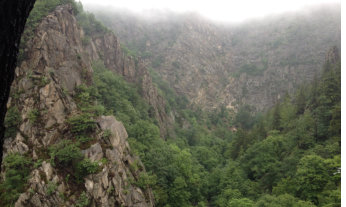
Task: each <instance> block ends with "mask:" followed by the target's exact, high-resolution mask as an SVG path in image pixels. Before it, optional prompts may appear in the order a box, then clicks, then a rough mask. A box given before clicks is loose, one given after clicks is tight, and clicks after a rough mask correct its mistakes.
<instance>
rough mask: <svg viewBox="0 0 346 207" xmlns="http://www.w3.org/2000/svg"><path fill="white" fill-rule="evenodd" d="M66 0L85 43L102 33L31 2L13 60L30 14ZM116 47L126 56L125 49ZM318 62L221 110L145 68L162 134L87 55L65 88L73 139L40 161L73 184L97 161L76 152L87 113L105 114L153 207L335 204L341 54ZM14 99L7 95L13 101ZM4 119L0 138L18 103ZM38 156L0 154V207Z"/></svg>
mask: <svg viewBox="0 0 346 207" xmlns="http://www.w3.org/2000/svg"><path fill="white" fill-rule="evenodd" d="M65 3H72V4H73V5H74V8H75V12H76V18H77V20H78V22H79V26H80V27H82V28H83V29H84V31H85V33H86V38H85V42H88V38H90V36H88V35H90V34H93V33H95V32H100V31H102V32H110V31H109V30H108V29H107V28H105V27H104V26H103V25H102V24H101V23H99V22H98V21H97V20H96V19H95V17H94V16H93V15H92V14H90V13H87V12H85V11H83V8H82V6H81V4H80V3H75V2H73V1H65V0H60V1H58V0H57V1H50V0H49V1H48V0H38V1H37V3H36V5H35V8H34V10H33V11H32V13H31V16H30V18H29V20H28V25H27V28H26V31H25V33H24V36H23V39H22V45H21V59H25V51H24V47H25V44H26V41H27V39H29V38H31V37H32V35H34V31H35V30H34V28H35V26H36V25H37V24H38V22H39V20H40V19H41V18H43V16H46V15H47V14H48V13H49V12H50V11H52V10H53V9H54V8H55V7H56V6H57V5H60V4H65ZM123 50H125V53H131V50H129V49H126V47H124V46H123ZM326 50H328V48H326ZM333 51H338V49H335V48H334V50H333ZM320 67H323V70H322V74H321V75H318V76H316V77H315V78H314V80H313V81H312V82H311V83H306V84H304V85H301V86H300V87H299V89H298V90H297V91H296V92H295V93H292V94H286V96H285V97H284V98H282V99H281V101H278V102H277V103H276V104H275V106H274V107H273V108H271V109H270V110H268V111H265V112H260V113H258V112H254V111H253V110H252V108H251V106H248V105H243V106H241V107H240V108H239V110H237V111H234V110H230V109H227V108H226V107H220V108H218V109H214V110H211V111H210V110H209V111H204V110H202V109H201V108H200V107H198V105H193V104H191V103H190V102H189V100H188V99H187V98H186V97H184V96H182V95H177V94H176V92H175V91H174V90H173V89H171V88H170V87H169V84H168V83H167V82H165V81H164V80H162V79H161V78H160V76H159V75H158V74H157V73H155V71H153V70H152V71H150V72H151V76H152V79H153V82H154V83H155V85H156V87H157V89H158V90H159V92H160V94H161V95H162V96H163V97H164V98H165V100H166V104H167V106H166V111H167V113H172V114H174V117H175V123H174V126H173V128H172V132H171V133H169V135H168V136H166V137H164V138H162V137H161V136H160V131H159V128H158V124H157V120H155V118H154V116H153V114H152V108H151V106H149V104H147V103H146V102H145V101H144V100H143V98H142V97H141V90H140V88H139V86H137V85H135V84H132V83H128V82H127V81H126V80H124V78H123V77H122V76H120V75H118V74H115V73H114V72H112V71H110V70H109V69H107V68H106V66H105V65H104V63H103V61H101V60H99V61H94V62H93V65H92V68H93V74H92V80H93V81H92V84H88V83H85V84H82V85H80V86H78V87H77V88H76V89H75V92H74V93H73V99H74V100H75V102H76V103H77V107H78V109H79V110H80V114H79V115H78V116H74V117H71V118H70V119H69V120H68V123H67V124H68V126H69V127H70V130H71V132H72V134H73V135H74V137H75V139H73V140H65V141H62V142H60V143H58V144H55V145H53V146H51V147H50V148H49V149H47V151H46V152H45V156H46V160H48V161H50V162H51V163H52V164H53V166H54V165H55V166H59V167H68V166H70V165H71V164H73V165H74V166H75V167H73V169H72V170H73V171H74V172H73V173H72V176H71V179H75V180H76V183H80V182H81V181H82V180H83V178H84V177H85V176H87V175H88V174H92V173H96V172H98V171H99V170H100V169H99V167H98V165H97V163H93V162H91V161H90V160H88V159H83V158H82V155H81V152H80V151H81V150H83V149H86V148H87V147H88V146H90V145H91V144H93V143H94V141H95V140H93V138H92V137H93V136H92V135H93V134H94V133H95V128H96V126H95V121H94V119H95V118H96V117H97V116H100V115H114V116H115V117H116V118H117V119H118V120H119V121H121V122H122V123H123V124H124V126H125V128H126V130H127V133H128V135H129V138H128V141H129V144H130V146H131V149H132V153H133V154H135V155H136V156H138V157H139V158H140V159H141V161H142V162H143V164H144V166H145V169H146V172H142V173H141V174H140V176H139V179H137V180H132V181H130V182H132V184H134V185H136V186H139V187H140V188H150V189H152V190H153V193H154V198H155V205H156V206H164V207H184V206H186V207H187V206H199V207H204V206H205V207H206V206H217V207H252V206H256V207H275V206H285V207H313V206H320V207H323V206H324V207H327V206H328V207H329V206H333V207H337V206H341V183H340V182H341V173H340V170H341V156H340V154H341V60H340V57H339V56H338V55H335V57H334V58H329V59H327V60H326V62H325V64H324V65H321V66H320ZM40 81H41V82H45V81H46V80H40ZM43 84H44V83H43ZM15 95H16V94H15V93H12V97H13V98H15ZM38 116H39V112H38V111H32V112H31V113H30V116H29V119H30V120H31V121H32V122H35V121H36V120H37V119H39V118H38ZM5 121H6V123H5V124H6V127H7V131H6V137H11V136H14V135H15V134H16V131H17V130H18V125H19V123H20V122H21V117H20V115H19V112H18V108H16V107H12V108H9V110H8V114H7V117H6V120H5ZM104 136H105V137H107V136H109V134H107V133H104ZM40 162H42V160H41V161H40ZM40 162H36V163H33V161H32V160H30V159H29V158H27V157H25V156H22V155H19V154H11V155H8V156H6V158H5V159H4V167H5V168H6V173H5V179H4V180H3V181H2V182H1V184H0V192H1V195H0V197H1V200H2V201H0V204H3V205H4V206H12V204H13V202H14V201H15V200H16V199H17V198H18V196H19V194H20V193H21V192H22V191H23V190H24V189H25V188H26V187H25V185H26V184H25V182H26V180H27V179H28V173H29V171H28V169H29V168H30V167H31V165H34V166H36V165H40V164H41V163H40ZM105 162H107V160H105ZM132 167H133V168H134V169H136V168H139V167H140V165H136V164H135V165H133V166H132ZM79 186H81V185H79ZM51 188H52V189H53V188H56V187H54V186H52V187H51ZM81 188H83V186H82V187H81ZM86 200H87V199H86V197H85V195H84V197H83V196H81V197H80V200H79V201H80V202H79V203H78V205H77V206H88V205H89V202H87V201H86Z"/></svg>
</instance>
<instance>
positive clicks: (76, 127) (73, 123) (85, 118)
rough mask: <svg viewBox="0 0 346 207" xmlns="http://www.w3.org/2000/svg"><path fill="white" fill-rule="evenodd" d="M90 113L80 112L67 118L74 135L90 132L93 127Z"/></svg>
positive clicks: (93, 123)
mask: <svg viewBox="0 0 346 207" xmlns="http://www.w3.org/2000/svg"><path fill="white" fill-rule="evenodd" d="M92 117H93V116H92V115H91V114H88V113H82V114H80V115H75V116H73V117H71V118H69V119H68V121H67V122H68V123H69V125H70V130H71V132H72V133H74V134H76V135H86V134H89V133H92V132H93V131H94V130H95V128H96V125H95V121H94V120H93V119H92Z"/></svg>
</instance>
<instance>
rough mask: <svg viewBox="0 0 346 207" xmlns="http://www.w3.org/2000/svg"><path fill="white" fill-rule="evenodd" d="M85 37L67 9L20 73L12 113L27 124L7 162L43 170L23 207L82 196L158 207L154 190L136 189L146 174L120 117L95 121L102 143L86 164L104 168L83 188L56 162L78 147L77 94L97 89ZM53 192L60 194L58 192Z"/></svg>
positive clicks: (48, 25)
mask: <svg viewBox="0 0 346 207" xmlns="http://www.w3.org/2000/svg"><path fill="white" fill-rule="evenodd" d="M82 37H83V31H82V30H81V29H80V28H79V27H78V26H77V22H76V19H75V17H74V16H73V12H72V7H71V6H70V5H64V6H59V7H57V8H56V10H55V11H54V12H53V13H51V14H50V15H48V16H47V17H46V18H44V19H43V21H42V22H41V23H40V25H39V26H38V27H37V29H36V33H35V36H34V38H33V39H32V40H31V41H30V42H29V43H28V47H27V48H26V52H25V53H26V59H25V60H24V61H23V62H22V64H21V66H20V67H18V68H17V69H16V74H15V81H14V84H13V86H12V89H11V91H12V92H11V93H12V95H11V97H12V98H11V99H10V100H9V102H8V107H16V108H18V111H19V112H20V116H21V120H22V121H21V123H20V124H19V127H18V128H19V130H18V132H17V133H16V135H14V136H13V137H10V138H7V139H6V140H5V144H4V153H3V154H4V157H6V156H7V155H8V154H9V153H19V154H21V155H23V156H26V157H28V158H29V159H31V160H33V161H34V162H36V163H39V164H37V166H35V167H33V168H34V169H32V171H31V173H30V176H29V177H30V178H29V180H28V186H27V188H26V191H25V192H24V193H22V194H21V195H20V197H19V199H18V200H17V202H16V203H15V206H71V205H75V204H76V202H77V201H78V199H79V197H80V195H81V193H82V192H85V193H86V195H87V197H88V199H89V200H90V205H91V206H153V205H154V200H153V195H152V192H151V190H150V189H149V188H146V189H141V188H139V187H137V186H136V185H135V184H134V183H133V181H136V180H138V179H139V176H140V174H141V173H142V172H144V171H145V170H144V166H143V164H142V163H141V161H140V160H139V159H138V158H137V157H135V156H134V155H132V154H131V150H130V147H129V144H128V142H127V140H126V139H127V132H126V129H125V128H124V126H123V124H122V123H121V122H118V121H117V120H116V119H115V118H114V117H112V116H100V117H97V118H94V121H95V123H96V124H97V127H96V129H95V131H94V132H93V133H92V138H93V140H94V141H93V143H91V144H90V146H89V145H88V146H85V147H84V148H83V151H82V153H83V155H84V157H85V158H88V159H90V160H91V161H92V162H97V163H98V165H99V168H100V170H99V171H98V172H97V173H94V174H90V175H88V176H87V177H85V178H84V179H83V182H82V183H76V182H74V181H72V179H66V177H67V175H68V174H70V173H71V172H70V171H71V169H69V168H61V167H58V166H54V165H52V164H51V163H50V162H49V148H50V147H51V146H52V145H54V144H56V143H58V142H59V141H61V140H66V139H69V140H73V139H74V135H73V133H71V131H70V129H69V126H68V124H67V120H68V119H69V118H70V117H71V116H74V115H77V114H80V110H79V109H78V107H77V105H76V103H75V101H74V100H73V98H72V96H71V94H73V91H74V89H75V87H76V86H78V85H80V84H82V83H86V84H88V83H91V82H92V68H91V61H92V60H93V57H91V56H89V53H87V52H85V51H84V49H83V45H82V41H81V38H82ZM33 114H34V117H33ZM106 131H108V132H110V135H109V136H107V137H105V136H103V135H104V134H105V132H106ZM133 166H137V167H133ZM71 167H72V166H71ZM4 176H5V173H4V169H3V170H2V172H1V178H2V179H4ZM49 185H54V186H56V188H55V190H54V191H53V192H50V190H49Z"/></svg>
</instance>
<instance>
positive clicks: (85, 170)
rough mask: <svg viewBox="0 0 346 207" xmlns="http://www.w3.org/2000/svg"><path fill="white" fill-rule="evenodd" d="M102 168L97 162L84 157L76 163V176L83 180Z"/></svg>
mask: <svg viewBox="0 0 346 207" xmlns="http://www.w3.org/2000/svg"><path fill="white" fill-rule="evenodd" d="M99 170H100V167H99V165H98V163H97V162H91V161H90V160H89V159H83V160H82V161H80V162H78V164H77V165H76V177H77V180H80V181H82V179H83V178H84V177H85V176H87V175H89V174H94V173H96V172H98V171H99Z"/></svg>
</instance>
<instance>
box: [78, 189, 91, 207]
mask: <svg viewBox="0 0 346 207" xmlns="http://www.w3.org/2000/svg"><path fill="white" fill-rule="evenodd" d="M89 203H90V200H89V197H88V195H87V194H86V193H85V192H83V193H82V194H81V195H80V196H79V198H78V200H77V201H76V206H77V207H85V206H88V205H89Z"/></svg>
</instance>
